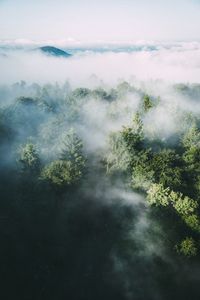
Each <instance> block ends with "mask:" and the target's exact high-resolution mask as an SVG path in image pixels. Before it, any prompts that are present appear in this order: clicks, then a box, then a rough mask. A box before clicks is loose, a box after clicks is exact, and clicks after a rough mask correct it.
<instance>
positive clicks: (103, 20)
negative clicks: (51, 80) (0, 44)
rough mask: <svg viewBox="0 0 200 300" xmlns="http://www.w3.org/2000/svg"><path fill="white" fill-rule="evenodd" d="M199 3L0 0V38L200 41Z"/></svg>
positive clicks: (195, 0) (192, 0) (171, 0)
mask: <svg viewBox="0 0 200 300" xmlns="http://www.w3.org/2000/svg"><path fill="white" fill-rule="evenodd" d="M199 30H200V0H100V1H98V0H34V1H31V0H0V39H33V40H42V39H43V40H44V39H67V38H73V39H77V40H81V41H91V42H93V41H97V40H105V41H113V40H117V41H129V40H132V41H134V40H143V39H144V40H152V39H153V40H199V39H200V31H199Z"/></svg>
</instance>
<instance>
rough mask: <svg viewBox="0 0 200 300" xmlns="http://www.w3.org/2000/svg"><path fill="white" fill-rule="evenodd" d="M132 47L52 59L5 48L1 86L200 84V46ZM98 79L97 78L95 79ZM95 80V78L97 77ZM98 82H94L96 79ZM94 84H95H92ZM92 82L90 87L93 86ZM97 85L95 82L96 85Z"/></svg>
mask: <svg viewBox="0 0 200 300" xmlns="http://www.w3.org/2000/svg"><path fill="white" fill-rule="evenodd" d="M150 46H151V47H150V48H149V45H145V44H143V45H142V46H140V48H137V47H138V45H131V46H130V45H129V46H127V45H126V46H125V47H122V49H121V50H120V48H119V47H118V49H119V50H118V51H116V49H115V47H114V48H113V46H111V45H110V46H108V47H107V48H106V51H105V49H104V52H102V49H97V48H95V49H93V48H89V49H88V50H87V49H86V48H84V49H80V50H79V51H78V52H77V49H76V50H74V49H73V50H72V49H71V51H70V50H69V52H71V53H74V55H73V56H72V57H71V58H68V59H62V58H54V57H48V56H45V55H43V54H39V53H35V52H33V51H29V50H26V51H22V50H21V51H19V50H18V51H17V50H12V51H11V50H10V51H9V50H8V48H2V49H1V52H0V53H1V55H0V66H1V69H0V77H1V83H13V82H16V81H19V80H26V81H28V82H43V83H44V82H55V81H58V82H64V81H66V80H69V81H70V82H71V83H72V84H73V85H75V86H76V85H77V86H78V85H80V84H84V85H87V84H88V79H89V78H90V77H91V75H94V74H95V75H96V76H97V77H98V78H100V79H102V80H103V81H104V82H105V83H109V84H112V83H116V82H117V80H118V79H120V78H123V79H126V80H128V79H130V78H132V79H133V78H134V79H137V80H145V81H149V80H164V81H167V82H170V83H172V82H190V83H191V82H193V83H194V82H198V80H199V78H200V43H197V42H196V43H178V44H174V45H167V44H161V45H159V44H155V45H150ZM93 77H94V76H93ZM93 79H94V78H93ZM93 81H94V80H93ZM91 82H92V81H91ZM91 82H90V84H91ZM93 83H94V82H93Z"/></svg>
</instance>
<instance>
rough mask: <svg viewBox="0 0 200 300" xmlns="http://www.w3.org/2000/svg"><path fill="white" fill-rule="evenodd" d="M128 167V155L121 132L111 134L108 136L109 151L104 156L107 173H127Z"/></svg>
mask: <svg viewBox="0 0 200 300" xmlns="http://www.w3.org/2000/svg"><path fill="white" fill-rule="evenodd" d="M129 165H130V155H129V152H128V150H127V148H126V144H125V141H124V139H123V136H122V134H121V132H113V133H111V134H110V136H109V151H108V155H107V156H106V167H107V172H108V173H112V172H114V171H121V172H124V171H127V170H128V167H129Z"/></svg>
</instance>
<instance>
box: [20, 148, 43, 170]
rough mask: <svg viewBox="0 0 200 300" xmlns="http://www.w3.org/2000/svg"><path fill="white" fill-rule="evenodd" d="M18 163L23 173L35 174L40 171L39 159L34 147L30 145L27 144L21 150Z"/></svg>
mask: <svg viewBox="0 0 200 300" xmlns="http://www.w3.org/2000/svg"><path fill="white" fill-rule="evenodd" d="M19 162H20V164H21V168H22V171H23V172H28V173H30V174H32V173H33V174H35V173H39V171H40V168H41V162H40V158H39V155H38V152H37V149H36V147H35V146H34V145H33V144H31V143H27V144H26V145H25V146H23V147H22V148H21V150H20V158H19Z"/></svg>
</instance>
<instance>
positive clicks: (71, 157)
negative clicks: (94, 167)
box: [41, 130, 85, 187]
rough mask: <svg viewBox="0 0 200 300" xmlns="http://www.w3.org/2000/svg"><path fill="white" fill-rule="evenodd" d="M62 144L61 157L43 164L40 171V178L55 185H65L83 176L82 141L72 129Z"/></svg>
mask: <svg viewBox="0 0 200 300" xmlns="http://www.w3.org/2000/svg"><path fill="white" fill-rule="evenodd" d="M64 146H65V148H64V150H63V151H62V154H61V158H60V159H59V160H55V161H53V162H51V163H50V164H49V165H47V166H45V168H44V169H43V170H42V173H41V179H43V180H45V181H48V182H49V183H50V184H52V185H53V186H56V187H66V186H69V185H71V184H73V183H76V182H77V181H79V180H80V179H81V177H82V176H83V172H84V168H85V158H84V156H83V153H82V149H83V143H82V141H81V139H80V138H79V137H78V136H77V135H76V133H75V132H74V130H70V131H69V132H68V133H67V135H66V137H65V142H64Z"/></svg>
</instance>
